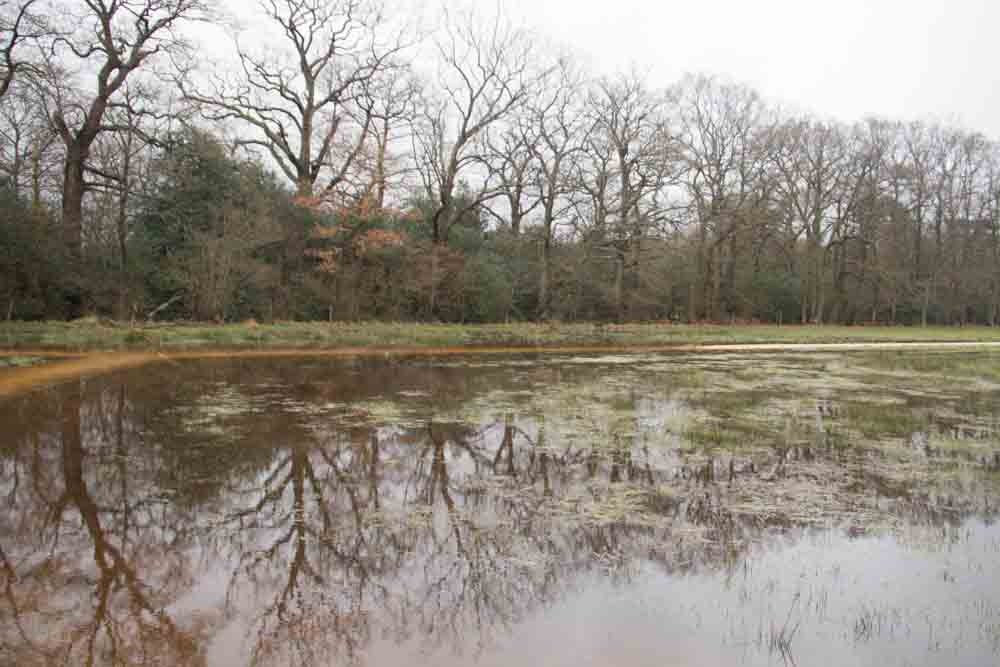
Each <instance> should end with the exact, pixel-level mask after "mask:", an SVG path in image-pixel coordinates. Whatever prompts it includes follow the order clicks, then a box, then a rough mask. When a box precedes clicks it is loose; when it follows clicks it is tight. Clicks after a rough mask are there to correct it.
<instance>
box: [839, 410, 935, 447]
mask: <svg viewBox="0 0 1000 667" xmlns="http://www.w3.org/2000/svg"><path fill="white" fill-rule="evenodd" d="M840 419H841V420H842V422H843V423H844V424H845V425H846V426H849V427H851V428H853V429H856V430H857V431H859V432H860V433H861V435H863V436H864V437H865V438H868V439H871V440H877V439H879V438H887V437H888V438H908V437H910V436H911V435H913V434H914V433H917V432H919V431H924V430H926V429H927V428H928V426H929V425H930V424H931V423H932V419H931V417H930V415H929V414H928V413H927V412H926V411H923V410H916V409H914V408H912V407H910V406H897V405H879V404H877V403H874V404H873V403H861V402H845V403H844V405H843V410H842V412H841V414H840Z"/></svg>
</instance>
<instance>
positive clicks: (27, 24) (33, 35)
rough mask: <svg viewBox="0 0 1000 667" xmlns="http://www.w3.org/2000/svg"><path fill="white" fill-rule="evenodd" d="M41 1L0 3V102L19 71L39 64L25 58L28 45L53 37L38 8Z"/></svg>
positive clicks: (26, 0) (25, 0) (12, 0)
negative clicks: (46, 37)
mask: <svg viewBox="0 0 1000 667" xmlns="http://www.w3.org/2000/svg"><path fill="white" fill-rule="evenodd" d="M38 2H39V0H16V1H15V0H0V99H3V97H4V96H5V95H6V94H7V91H8V90H10V87H11V85H12V84H13V83H14V79H15V77H17V75H18V72H19V71H24V70H26V69H27V70H32V71H34V70H35V68H36V65H35V64H34V63H33V62H32V61H30V60H28V59H27V58H25V57H24V55H23V52H24V49H25V47H26V46H27V43H29V42H31V41H34V40H37V39H39V38H41V37H43V36H51V35H52V32H51V31H50V30H49V29H48V28H47V27H46V25H45V23H44V22H43V21H42V19H41V17H39V16H38V15H37V12H36V11H35V10H37V9H38V8H37V7H35V5H37V4H38Z"/></svg>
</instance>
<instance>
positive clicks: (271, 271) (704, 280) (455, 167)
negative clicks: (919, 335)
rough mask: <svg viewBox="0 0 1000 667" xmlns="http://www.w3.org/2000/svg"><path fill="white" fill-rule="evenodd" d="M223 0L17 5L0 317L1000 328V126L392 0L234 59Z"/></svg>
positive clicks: (249, 37)
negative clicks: (597, 61)
mask: <svg viewBox="0 0 1000 667" xmlns="http://www.w3.org/2000/svg"><path fill="white" fill-rule="evenodd" d="M214 5H215V3H210V2H208V1H207V0H0V179H2V185H0V307H2V311H0V315H2V316H4V317H6V318H8V319H10V318H23V319H37V318H61V317H78V316H81V315H83V314H98V315H102V316H110V317H117V318H123V319H131V318H142V319H146V318H191V319H198V320H242V319H246V318H257V319H263V320H271V319H326V318H330V319H366V318H384V319H394V320H410V319H414V320H417V319H419V320H447V321H470V322H472V321H498V320H507V319H524V320H527V319H541V320H544V319H561V320H577V319H605V320H621V321H624V320H660V319H672V320H681V321H703V320H712V321H720V320H721V321H730V320H742V321H748V320H759V321H767V322H774V321H783V322H844V323H860V322H880V323H905V324H921V323H923V324H966V323H984V324H990V325H995V324H997V323H998V317H1000V144H998V143H997V142H996V141H992V140H990V139H988V138H986V137H984V136H983V135H982V134H979V133H976V132H971V131H967V130H964V129H961V128H956V127H951V126H948V125H945V124H940V123H934V122H901V121H894V120H886V119H878V118H869V119H864V120H861V121H858V122H856V123H854V124H844V123H840V122H833V121H827V120H821V119H818V118H815V117H812V116H806V115H801V114H790V113H786V112H784V111H783V110H781V109H779V108H778V107H776V106H775V105H772V104H769V103H768V102H767V101H765V100H763V99H761V98H760V96H759V95H758V94H757V93H756V92H755V91H754V90H752V89H750V88H748V87H746V86H743V85H740V84H737V83H732V82H729V81H726V80H722V79H719V78H713V77H708V76H695V75H691V76H687V77H685V78H684V79H683V80H682V81H680V82H678V83H676V84H675V85H672V86H670V87H669V88H666V89H657V88H654V87H651V86H650V85H649V84H648V82H647V81H646V80H645V79H644V77H643V76H642V75H641V73H639V72H636V71H628V72H622V73H619V74H615V75H610V76H595V75H592V74H591V73H589V72H587V71H585V70H584V69H583V68H582V67H581V66H579V65H578V64H577V61H576V60H575V59H574V58H573V57H572V54H566V53H563V52H560V51H559V50H558V49H556V48H554V47H552V46H549V45H546V44H545V43H544V41H543V40H540V39H539V37H538V36H537V35H534V34H532V33H530V32H528V31H526V30H523V29H520V28H517V27H515V26H512V25H510V24H509V23H508V22H506V21H505V20H504V19H503V18H502V17H494V18H493V19H491V20H488V21H487V20H483V19H481V18H478V17H476V16H473V15H464V14H463V15H459V14H456V13H453V12H447V11H445V12H442V13H440V15H438V16H435V17H434V18H433V25H434V30H432V31H427V30H421V28H420V26H419V25H416V24H415V22H414V21H411V20H410V19H411V17H410V16H409V15H407V14H406V13H401V12H392V11H389V10H388V9H387V7H385V6H383V5H381V4H378V2H376V1H375V0H332V1H330V0H266V1H264V2H262V3H261V4H259V5H254V7H253V8H252V10H249V9H248V10H247V15H246V16H243V17H242V18H243V19H244V21H245V24H246V25H247V26H250V27H249V28H244V29H243V30H242V31H240V32H237V31H235V30H228V31H227V32H228V33H230V36H231V41H232V44H231V45H230V48H229V50H228V52H229V53H231V54H232V57H231V58H230V59H228V60H227V59H218V60H216V59H214V58H206V57H205V56H204V54H205V53H206V52H207V51H206V49H208V48H209V47H210V46H211V47H212V48H218V40H217V39H215V38H214V37H213V38H205V37H199V35H203V34H204V30H195V29H194V28H193V27H194V26H198V25H200V26H204V25H205V24H206V21H208V22H210V23H214V24H215V25H223V22H224V20H225V18H226V17H224V16H222V15H220V14H217V13H213V12H214V11H215V10H214V9H213V7H214ZM251 14H252V16H251ZM54 17H66V18H65V19H62V18H54ZM219 30H221V28H220V29H219ZM220 34H221V33H220ZM216 37H217V36H216ZM206 39H211V40H212V43H211V44H209V43H207V42H206V41H205V40H206ZM226 39H230V37H227V38H226ZM199 40H200V41H199ZM209 60H210V61H211V62H207V61H209Z"/></svg>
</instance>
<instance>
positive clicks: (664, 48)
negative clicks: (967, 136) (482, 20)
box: [446, 0, 1000, 139]
mask: <svg viewBox="0 0 1000 667" xmlns="http://www.w3.org/2000/svg"><path fill="white" fill-rule="evenodd" d="M446 2H447V4H452V3H457V2H466V4H474V5H476V6H479V5H481V6H482V9H483V10H489V9H492V8H493V7H494V6H495V4H494V2H493V0H477V1H475V2H473V0H446ZM501 7H503V11H504V13H505V14H509V15H511V16H512V17H514V18H517V19H518V20H519V21H521V22H523V23H524V24H525V25H526V26H527V27H531V28H534V29H535V30H538V31H539V32H541V33H543V34H545V35H547V36H549V37H551V38H553V39H554V40H556V41H557V42H559V43H562V44H564V45H567V46H570V47H572V48H573V50H575V51H578V52H580V53H582V54H585V55H586V56H587V59H588V60H589V61H590V64H591V66H592V68H593V69H595V70H597V71H604V70H613V69H615V68H619V67H628V66H629V65H630V64H632V63H634V64H636V65H637V66H639V67H640V68H642V69H646V70H648V71H649V74H650V83H651V84H652V85H655V86H665V85H669V84H670V83H672V82H673V81H675V80H676V79H677V78H679V77H680V76H681V75H682V74H684V73H685V72H706V73H714V74H719V75H723V76H727V77H729V78H731V79H734V80H737V81H740V82H743V83H747V84H750V85H752V86H754V87H755V88H757V89H758V90H759V91H760V92H761V93H762V94H763V95H764V96H765V97H766V98H767V99H769V100H771V101H775V102H779V103H781V104H782V105H784V106H789V107H791V108H793V109H798V110H805V111H811V112H814V113H816V114H818V115H821V116H827V117H833V118H838V119H841V120H847V121H850V120H856V119H860V118H861V117H863V116H865V115H867V114H877V115H881V116H888V117H890V118H894V119H903V120H910V119H919V118H939V119H942V120H950V121H958V122H959V123H960V124H962V125H964V126H966V127H969V128H970V129H976V130H980V131H983V132H984V133H986V134H988V135H989V136H991V137H992V138H995V139H1000V0H948V1H943V0H839V1H837V2H831V1H829V0H824V1H823V2H820V1H818V0H684V1H680V2H677V1H673V0H659V1H656V0H645V1H644V0H589V1H588V0H502V4H501Z"/></svg>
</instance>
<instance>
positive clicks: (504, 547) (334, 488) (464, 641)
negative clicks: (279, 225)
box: [0, 366, 977, 664]
mask: <svg viewBox="0 0 1000 667" xmlns="http://www.w3.org/2000/svg"><path fill="white" fill-rule="evenodd" d="M367 370H368V369H367V368H360V369H358V372H352V373H348V374H347V376H348V378H353V379H359V380H361V379H364V383H365V384H364V386H363V387H362V388H361V389H359V388H357V387H353V386H351V385H350V382H348V381H347V380H344V379H343V378H342V377H340V375H339V374H334V375H335V376H336V378H335V379H333V380H329V381H327V380H326V377H327V375H326V374H320V373H317V377H318V378H319V379H318V380H314V378H313V376H312V375H310V372H306V371H302V370H301V369H298V370H287V369H286V367H285V366H277V367H275V368H274V369H269V367H267V366H263V367H261V368H257V367H254V368H243V367H238V368H235V369H234V368H229V367H224V368H222V369H221V370H220V369H219V368H215V367H211V368H208V369H199V370H192V369H190V368H187V369H186V370H183V372H182V375H183V377H184V381H183V383H181V382H173V383H168V382H167V381H166V380H163V382H162V383H161V384H160V386H157V387H156V388H155V389H150V388H145V389H144V388H142V387H140V386H137V387H135V388H133V387H132V386H131V385H130V386H129V389H128V391H127V392H126V391H125V390H124V388H122V387H121V386H120V385H119V384H118V383H112V382H107V383H105V382H93V383H85V384H84V385H82V389H81V386H77V389H76V391H77V395H76V396H75V397H74V395H73V394H72V392H71V393H69V394H65V393H63V394H61V396H62V398H60V399H59V400H58V401H55V402H53V403H52V404H46V403H45V401H44V400H42V401H37V402H38V405H33V404H32V403H31V402H21V403H18V406H19V407H18V409H19V410H21V411H22V412H23V414H22V415H21V416H20V417H17V418H16V419H15V418H8V415H6V414H3V415H0V420H4V421H5V422H10V423H13V427H14V428H13V430H14V431H15V432H18V433H22V434H23V435H22V437H20V438H19V439H18V442H17V443H16V444H15V445H11V443H6V445H5V446H3V447H4V448H3V457H4V458H3V466H4V467H3V469H2V471H0V478H2V482H3V485H2V487H0V490H2V492H3V494H4V496H5V497H7V498H9V499H10V502H9V503H8V507H9V509H7V510H0V520H2V522H3V524H2V531H0V535H2V537H0V547H2V549H3V551H2V553H0V556H2V561H3V565H4V573H3V575H2V576H3V582H4V598H3V600H2V601H0V608H2V609H3V611H2V612H0V613H2V614H3V618H2V619H0V620H2V621H4V622H3V623H0V627H2V628H4V629H2V630H0V637H2V641H3V642H4V643H3V645H2V648H0V662H3V660H5V659H7V658H10V661H15V662H17V663H18V664H32V661H34V662H35V663H46V664H47V663H50V662H53V661H55V660H56V659H57V658H60V657H63V658H65V660H64V661H68V662H71V663H77V662H78V663H81V664H84V663H86V662H87V656H88V655H89V656H91V658H90V659H91V660H92V661H94V662H97V663H113V662H114V660H112V659H111V658H110V657H109V656H111V655H112V653H113V652H115V651H117V653H116V655H118V656H119V658H117V659H118V660H119V662H124V663H127V661H128V660H129V659H131V658H132V656H134V655H135V653H134V651H137V650H138V649H137V648H136V647H141V648H142V650H144V651H148V652H158V653H159V654H160V655H163V656H166V657H164V658H163V661H164V662H168V663H169V662H179V663H182V664H184V663H185V662H187V663H190V662H195V661H197V660H198V659H200V656H201V653H202V652H203V651H206V650H207V649H206V648H205V646H206V645H207V642H208V640H207V639H204V640H203V638H204V637H206V636H207V635H208V634H209V633H210V631H213V630H216V629H218V628H219V627H221V622H222V621H221V619H217V618H214V617H207V618H203V620H202V621H201V626H199V622H198V620H197V619H196V618H195V617H193V616H192V615H191V613H190V612H182V611H180V610H181V609H187V608H190V607H192V606H194V607H197V606H202V607H208V608H210V609H211V608H212V606H213V604H214V603H215V602H216V601H213V600H208V601H204V600H201V601H198V602H195V603H189V604H187V605H184V604H181V603H182V602H183V600H184V599H185V596H186V595H187V594H188V593H190V591H191V590H192V589H193V588H195V585H196V583H197V584H199V585H200V584H202V583H204V582H207V581H209V580H211V578H212V577H213V573H212V572H211V568H210V565H211V564H219V566H220V567H224V568H225V570H226V571H225V574H224V575H223V577H222V578H223V579H224V581H225V584H226V586H225V593H226V595H225V599H224V600H222V599H220V600H219V601H218V604H219V607H220V610H219V613H220V615H221V614H222V613H225V614H227V619H229V620H232V621H233V622H234V623H235V624H236V625H237V626H239V628H240V629H242V630H244V631H246V632H247V633H248V635H247V636H248V637H249V638H250V639H251V640H252V641H251V644H252V646H251V647H250V648H249V649H248V655H247V658H249V659H250V660H252V661H253V662H255V663H258V664H282V663H305V664H329V663H331V662H349V661H352V660H354V661H362V660H363V659H364V656H365V653H366V649H367V647H368V646H370V645H371V644H374V643H377V642H379V641H384V640H386V639H388V640H391V641H396V642H405V643H407V644H408V645H410V644H413V645H415V646H417V647H418V648H425V649H428V650H433V649H435V648H440V647H443V646H447V645H456V646H473V647H475V646H479V647H482V646H485V645H488V644H489V643H490V642H491V641H492V640H493V638H495V637H496V636H497V635H498V634H502V633H503V632H504V630H505V629H506V628H509V627H510V626H512V625H514V624H516V623H517V622H518V621H519V620H521V619H523V618H524V617H525V616H526V615H528V614H530V613H532V612H533V611H536V610H538V609H539V608H540V607H544V606H545V605H547V604H550V603H551V602H553V601H555V600H558V599H559V598H560V597H561V596H562V595H563V594H564V593H565V592H566V590H567V589H568V588H569V587H572V586H574V585H575V582H578V581H580V580H581V576H582V575H585V574H587V573H589V572H600V573H601V575H602V576H604V575H610V576H612V577H625V578H627V577H629V576H630V574H631V572H632V571H633V566H634V565H636V564H637V563H641V564H642V565H643V566H644V567H646V566H649V564H653V565H654V566H656V567H660V568H662V569H663V570H665V571H667V572H686V571H691V570H695V569H698V568H711V569H714V568H720V567H735V566H736V565H738V564H739V563H742V562H743V556H744V555H745V549H746V547H747V545H748V544H749V543H750V542H751V541H753V540H755V539H757V538H758V537H759V536H760V535H761V534H763V533H765V532H767V531H768V530H772V529H774V530H779V531H780V530H787V529H789V528H792V527H794V526H795V525H796V524H795V522H794V520H790V519H788V518H786V517H780V516H777V514H776V513H773V512H772V513H770V514H767V513H762V512H757V513H756V514H755V513H754V509H753V508H752V507H749V506H748V505H747V502H746V499H747V498H748V497H751V499H752V497H753V495H754V494H755V495H756V496H762V495H763V496H766V495H767V494H786V495H787V493H788V491H789V489H799V488H802V487H801V486H796V484H799V482H800V481H801V480H809V479H816V478H819V477H822V476H823V475H825V474H826V473H828V472H833V471H841V472H844V471H847V476H846V477H845V478H842V479H841V482H843V483H850V484H854V483H855V482H857V483H858V488H857V489H854V487H853V486H852V487H844V488H842V489H834V490H835V491H836V493H837V494H839V495H836V497H834V495H835V494H828V495H830V497H831V498H832V500H834V501H835V502H836V503H841V502H847V503H848V504H849V505H850V507H848V510H849V511H851V512H855V513H857V512H859V511H861V509H864V510H865V511H867V509H865V508H868V507H869V506H870V505H871V502H870V501H869V500H868V497H869V496H870V495H876V496H877V498H876V501H875V502H876V503H881V507H882V511H884V512H893V513H895V514H896V515H897V516H906V517H907V518H910V517H912V518H913V520H916V521H919V522H925V521H926V522H933V523H936V522H939V521H949V522H950V521H958V520H960V519H961V518H962V517H968V516H969V515H970V514H971V513H974V512H976V508H977V506H976V505H975V503H974V502H973V494H972V493H971V492H969V493H964V494H963V493H962V492H961V491H960V490H959V491H958V492H957V493H956V494H955V495H954V496H953V497H945V498H935V497H933V496H932V495H928V494H920V493H917V492H914V491H913V490H912V489H909V488H901V486H900V485H899V484H898V483H895V482H893V481H892V480H890V479H886V478H884V475H883V473H882V471H880V469H879V468H878V467H874V466H870V465H863V464H864V463H865V462H866V460H865V459H861V458H858V456H857V453H856V452H848V451H845V450H844V449H843V448H838V447H836V446H835V443H833V444H829V443H828V444H824V443H821V442H818V443H807V444H803V443H776V444H775V446H774V447H773V451H771V452H766V451H765V453H764V454H755V455H754V457H752V458H741V459H739V460H737V461H734V460H733V458H732V456H731V455H727V454H725V453H720V452H717V451H708V452H683V453H680V454H676V455H673V454H672V456H674V457H675V458H673V459H667V464H665V463H664V458H663V457H662V456H661V457H660V458H654V457H652V456H651V451H654V452H655V450H656V445H654V446H653V447H650V446H649V442H647V438H646V436H644V435H641V434H642V433H643V430H642V429H641V428H639V426H638V425H637V424H638V422H639V421H640V412H641V411H643V410H646V411H649V412H655V411H657V410H660V409H661V408H662V406H657V405H655V404H653V403H651V402H650V401H648V400H646V401H645V403H642V405H644V406H645V407H642V408H640V402H639V401H638V400H636V399H634V398H628V399H623V400H622V401H621V402H620V403H619V404H616V406H615V410H614V414H613V415H612V416H613V417H614V418H615V419H617V420H619V421H618V423H616V425H615V427H614V428H610V429H607V430H606V431H597V430H596V428H591V429H589V430H586V431H585V432H584V434H583V435H582V436H574V435H572V433H573V430H572V429H571V428H570V427H567V426H566V425H565V424H561V423H560V421H559V420H560V417H559V416H558V415H548V414H545V413H543V414H539V413H538V411H534V412H532V411H531V410H530V409H529V408H530V406H529V407H525V406H522V405H517V406H514V407H511V406H510V405H509V404H508V405H504V406H503V407H502V408H500V409H498V410H497V411H496V412H497V414H493V411H492V410H486V411H484V412H483V413H482V414H480V417H481V418H480V417H476V416H474V415H470V414H469V413H465V418H458V419H456V418H455V417H454V416H453V417H452V419H451V420H449V419H446V418H444V417H442V418H441V419H434V420H429V421H424V422H422V423H420V425H419V426H417V425H414V424H415V422H414V421H413V419H412V418H410V419H401V420H399V422H398V423H396V424H395V425H388V426H379V427H376V426H374V425H372V423H371V422H373V421H378V420H369V421H366V420H365V419H363V418H362V419H359V418H357V417H351V416H350V415H348V417H344V416H343V413H338V415H339V416H331V415H329V414H327V413H324V412H323V411H322V410H320V409H319V407H322V406H324V405H328V404H338V403H339V404H343V403H344V402H345V401H348V400H349V399H350V398H352V397H357V396H359V395H360V396H361V397H370V396H375V395H378V393H379V392H384V391H385V386H387V385H390V384H391V382H393V379H392V378H389V377H387V375H386V373H387V372H381V371H380V373H381V374H379V373H374V374H372V377H374V378H375V380H372V379H371V378H370V377H368V376H367V375H366V373H367ZM252 371H254V372H253V373H252ZM178 372H181V371H178ZM281 373H286V374H287V375H282V374H281ZM484 377H486V378H487V379H488V377H489V376H488V374H484ZM450 379H451V376H450V375H448V374H446V373H442V374H441V375H440V376H439V377H438V378H437V380H438V382H437V383H438V384H439V385H440V387H439V389H437V390H435V391H436V393H435V394H434V395H433V396H432V397H429V398H428V399H427V400H426V403H425V404H421V405H427V406H429V407H427V410H426V411H425V413H426V415H431V414H436V412H435V410H436V409H438V408H440V413H439V414H443V415H445V414H447V415H455V414H461V411H458V410H455V409H454V403H455V402H461V401H462V400H463V399H462V397H461V396H462V395H463V394H464V392H459V391H454V390H451V391H449V390H448V386H449V385H448V383H447V381H448V380H450ZM419 380H420V378H419V377H417V376H412V377H408V378H406V379H405V381H406V382H409V383H410V385H408V386H413V387H416V386H419V382H418V381H419ZM467 382H468V383H469V386H470V387H471V389H470V391H472V392H473V393H474V391H473V390H475V391H478V390H481V389H482V387H479V386H473V381H472V380H467ZM234 383H235V384H234ZM180 385H182V387H183V388H180ZM275 385H278V386H279V389H278V390H277V391H275V389H274V386H275ZM463 386H465V385H463ZM234 387H236V389H234ZM222 390H224V391H225V392H228V393H229V394H232V395H233V396H232V398H233V401H234V403H233V405H234V406H235V407H234V410H233V411H231V412H229V413H226V414H224V415H222V416H220V417H218V418H217V419H216V420H215V421H213V422H211V423H210V424H209V427H205V429H203V430H199V429H202V427H201V426H192V425H191V424H192V423H194V422H192V420H191V413H190V411H188V412H185V410H183V409H182V410H175V409H163V408H164V406H166V407H170V408H173V407H180V408H185V409H186V408H187V407H190V406H195V407H197V406H199V405H201V404H207V405H211V404H212V401H211V400H210V399H211V397H212V396H215V395H216V394H217V392H219V391H222ZM81 392H82V394H81ZM643 393H644V392H642V391H639V392H636V394H637V395H642V394H643ZM237 394H238V395H237ZM345 397H347V398H345ZM584 398H586V397H584ZM46 400H47V399H46ZM53 400H54V399H53ZM418 400H423V399H418ZM588 400H589V399H588ZM449 401H450V403H449ZM74 405H76V409H75V410H74V409H73V407H72V406H74ZM589 405H590V404H589V403H588V402H587V401H586V400H583V399H581V404H580V405H579V406H577V407H578V410H576V414H587V410H588V409H590V408H589ZM236 407H239V409H235V408H236ZM483 415H485V416H483ZM607 416H608V415H607V414H606V413H598V412H597V411H596V410H595V411H594V414H593V415H591V418H590V419H589V420H588V422H587V424H588V426H599V425H600V424H602V423H604V422H605V421H607V420H606V419H605V417H607ZM10 419H13V422H11V421H10ZM194 421H195V422H197V420H194ZM384 421H385V420H383V422H384ZM389 421H390V422H391V421H392V420H389ZM198 423H200V422H198ZM359 424H363V425H359ZM404 424H406V425H404ZM220 426H221V427H220ZM210 427H220V428H215V429H214V430H213V429H212V428H210ZM576 432H577V433H580V432H581V429H579V428H577V429H576ZM647 432H648V430H647ZM74 433H75V434H77V436H76V437H74V435H73V434H74ZM595 433H596V434H597V435H596V436H595ZM661 454H662V452H661ZM673 463H676V465H673ZM831 479H832V478H831ZM838 483H839V482H838ZM875 487H878V488H877V494H869V493H868V489H872V488H875ZM890 503H891V505H890ZM862 505H864V507H862ZM945 506H947V507H948V508H953V511H952V510H951V509H949V511H948V513H947V514H946V515H945V514H943V513H942V512H940V511H939V509H938V508H941V507H945ZM859 508H861V509H859ZM832 509H834V510H839V507H836V506H834V507H832ZM79 554H85V555H86V556H87V558H86V559H84V560H83V561H82V562H81V561H80V559H79V558H78V556H79ZM221 597H222V596H221V594H220V598H221ZM76 599H86V600H89V601H90V603H88V604H87V605H80V604H76V605H70V604H67V601H68V600H76ZM40 613H45V614H49V616H48V618H50V619H56V620H54V621H51V622H49V623H47V624H39V623H35V622H34V620H35V619H37V618H39V614H40ZM8 619H10V622H9V623H7V622H6V621H7V620H8ZM25 619H27V620H28V622H27V623H25V622H24V620H25ZM45 625H47V626H48V627H44V626H45ZM42 627H44V632H43V633H42V632H41V631H40V630H39V628H42ZM33 633H34V634H33ZM88 633H90V634H88ZM89 636H93V637H95V639H94V640H93V642H92V644H93V645H92V646H88V640H87V638H88V637H89ZM216 636H218V635H216ZM122 656H124V657H122Z"/></svg>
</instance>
